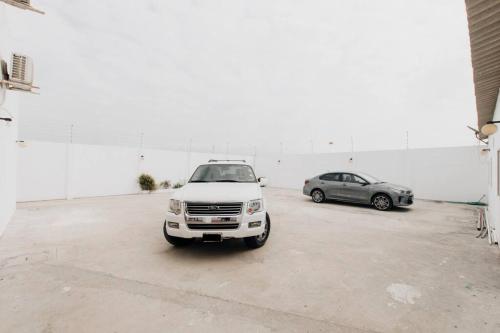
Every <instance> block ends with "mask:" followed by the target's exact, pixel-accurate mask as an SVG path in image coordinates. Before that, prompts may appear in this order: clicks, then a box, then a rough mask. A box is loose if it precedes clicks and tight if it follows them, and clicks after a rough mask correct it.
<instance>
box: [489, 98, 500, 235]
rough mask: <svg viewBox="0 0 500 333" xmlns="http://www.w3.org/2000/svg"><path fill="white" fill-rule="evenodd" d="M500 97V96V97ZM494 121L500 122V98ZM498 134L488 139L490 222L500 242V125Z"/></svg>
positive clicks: (498, 125)
mask: <svg viewBox="0 0 500 333" xmlns="http://www.w3.org/2000/svg"><path fill="white" fill-rule="evenodd" d="M499 96H500V95H499ZM493 120H496V121H500V97H499V99H498V100H497V106H496V110H495V114H494V116H493ZM497 128H498V130H497V132H496V133H495V134H494V135H492V136H490V137H489V138H488V148H489V149H490V151H489V163H490V165H489V176H490V177H489V183H488V201H489V204H488V220H489V223H490V224H491V225H492V227H493V228H494V229H495V230H494V235H495V239H496V241H497V242H498V241H499V240H500V180H499V178H500V165H499V164H498V162H499V161H498V160H499V158H500V157H499V156H500V124H497Z"/></svg>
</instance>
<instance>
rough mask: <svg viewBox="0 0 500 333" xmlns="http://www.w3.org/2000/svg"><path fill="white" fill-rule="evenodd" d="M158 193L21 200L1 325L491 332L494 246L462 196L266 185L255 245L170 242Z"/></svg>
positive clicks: (4, 251)
mask: <svg viewBox="0 0 500 333" xmlns="http://www.w3.org/2000/svg"><path fill="white" fill-rule="evenodd" d="M168 196H169V195H168V194H165V193H163V194H152V195H137V196H120V197H105V198H91V199H78V200H72V201H46V202H34V203H24V204H19V206H18V211H17V213H16V215H15V218H14V220H13V221H12V222H11V224H10V225H9V226H8V227H7V230H6V231H5V234H4V235H3V237H2V238H1V239H0V331H2V332H190V331H201V330H204V331H218V332H261V331H263V332H265V331H284V332H320V331H324V332H365V331H367V332H372V331H375V332H388V331H389V332H401V331H408V332H479V331H484V332H499V331H500V251H499V249H498V247H491V246H489V245H488V244H487V242H486V241H485V240H484V239H476V238H475V236H476V235H477V231H476V230H475V214H476V213H475V210H474V208H472V207H470V206H465V205H457V204H446V203H436V202H426V201H417V202H416V203H415V205H414V206H412V207H411V208H409V209H397V210H394V211H391V212H377V211H375V210H373V209H370V208H368V207H363V206H354V205H347V204H338V203H326V204H320V205H318V204H314V203H313V202H311V200H310V199H309V198H307V197H304V196H302V195H301V194H300V193H299V192H298V191H293V190H279V189H266V196H267V198H268V206H269V209H270V215H271V219H272V232H271V236H270V238H269V241H268V243H267V244H266V246H265V247H263V248H261V249H258V250H253V251H252V250H247V249H246V248H245V246H244V245H243V244H242V242H240V241H227V242H224V243H223V244H202V243H199V244H194V245H193V246H190V247H187V248H173V247H171V246H170V245H168V244H167V243H166V242H165V240H164V238H163V234H162V222H163V215H164V213H165V211H166V208H167V200H168Z"/></svg>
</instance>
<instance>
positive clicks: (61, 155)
mask: <svg viewBox="0 0 500 333" xmlns="http://www.w3.org/2000/svg"><path fill="white" fill-rule="evenodd" d="M18 154H19V158H18V177H17V184H18V185H17V186H18V193H17V201H35V200H49V199H65V198H79V197H92V196H104V195H119V194H132V193H137V192H138V191H139V187H138V185H137V177H138V176H139V174H140V173H143V172H144V173H148V174H151V175H152V176H153V177H154V178H155V180H156V181H157V183H160V182H161V181H163V180H170V181H171V182H172V183H176V182H183V181H184V180H185V179H186V178H187V177H188V176H189V175H190V174H191V173H192V172H193V171H194V169H195V168H196V166H198V165H199V164H201V163H206V162H208V160H209V159H211V158H219V159H225V158H226V156H225V155H216V154H206V153H191V154H188V153H186V152H178V151H168V150H158V149H144V150H143V151H142V152H141V151H139V149H138V148H130V147H119V146H99V145H82V144H62V143H54V142H38V141H29V142H27V145H26V147H25V148H19V151H18ZM141 155H142V156H143V158H141V157H140V156H141ZM229 158H232V159H246V160H247V161H249V162H250V163H251V162H252V159H251V157H248V156H233V155H231V156H229ZM188 162H189V165H188Z"/></svg>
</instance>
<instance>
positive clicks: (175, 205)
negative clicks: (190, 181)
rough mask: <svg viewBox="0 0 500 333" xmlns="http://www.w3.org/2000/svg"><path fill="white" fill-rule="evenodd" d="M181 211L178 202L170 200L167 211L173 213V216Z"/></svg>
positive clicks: (179, 202)
mask: <svg viewBox="0 0 500 333" xmlns="http://www.w3.org/2000/svg"><path fill="white" fill-rule="evenodd" d="M181 210H182V205H181V201H180V200H175V199H170V205H169V208H168V211H169V212H171V213H174V214H175V215H179V214H180V213H181Z"/></svg>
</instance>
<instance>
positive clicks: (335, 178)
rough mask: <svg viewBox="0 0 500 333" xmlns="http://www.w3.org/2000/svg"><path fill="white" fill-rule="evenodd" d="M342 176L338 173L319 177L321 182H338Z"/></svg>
mask: <svg viewBox="0 0 500 333" xmlns="http://www.w3.org/2000/svg"><path fill="white" fill-rule="evenodd" d="M341 176H342V174H340V173H327V174H325V175H322V176H320V177H319V179H321V180H327V181H331V182H332V181H333V182H340V181H341V178H342V177H341Z"/></svg>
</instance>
